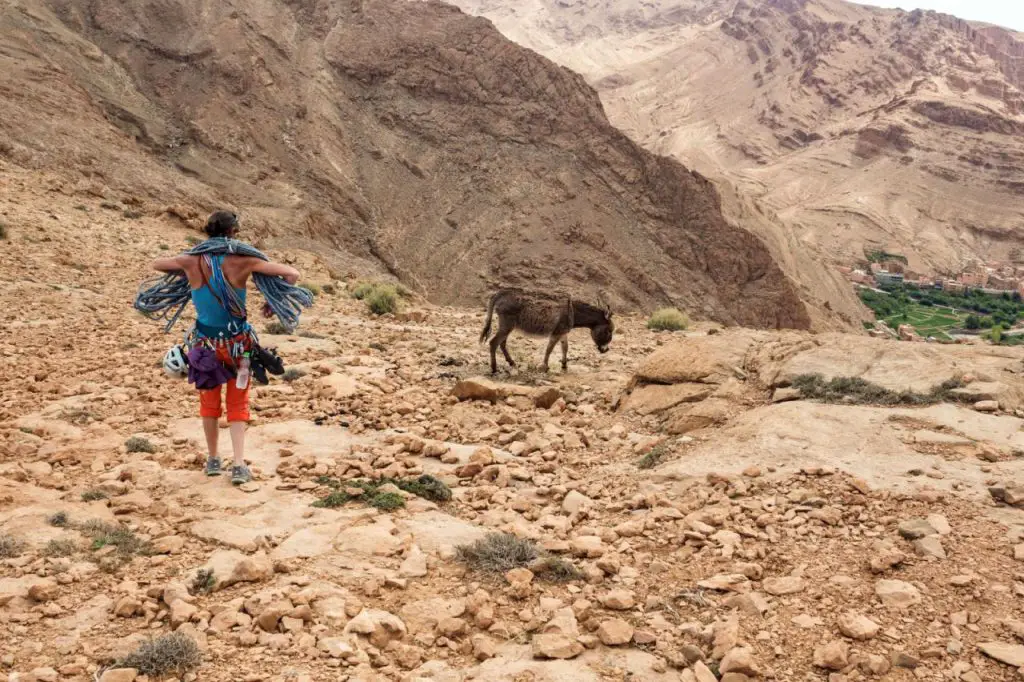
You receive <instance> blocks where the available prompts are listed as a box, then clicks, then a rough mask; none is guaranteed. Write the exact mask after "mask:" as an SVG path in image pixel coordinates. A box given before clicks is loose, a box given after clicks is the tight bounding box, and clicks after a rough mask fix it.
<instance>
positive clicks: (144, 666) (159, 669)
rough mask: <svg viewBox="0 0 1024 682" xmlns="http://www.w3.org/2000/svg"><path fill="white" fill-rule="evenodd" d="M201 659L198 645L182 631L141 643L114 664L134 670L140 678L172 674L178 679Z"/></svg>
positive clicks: (196, 665)
mask: <svg viewBox="0 0 1024 682" xmlns="http://www.w3.org/2000/svg"><path fill="white" fill-rule="evenodd" d="M202 660H203V654H202V652H201V651H200V650H199V645H197V644H196V643H195V640H193V639H192V638H191V637H189V636H188V635H186V634H185V633H183V632H172V633H170V634H167V635H163V636H161V637H158V638H156V639H153V640H150V641H148V642H145V643H143V644H142V646H140V647H139V648H138V649H136V650H135V651H133V652H132V653H130V654H128V655H127V656H125V657H124V658H122V659H121V660H119V661H118V662H117V663H116V664H115V665H116V667H118V668H135V669H136V670H138V671H139V672H140V673H141V674H143V675H148V676H150V677H161V676H165V675H169V674H171V673H174V674H176V675H178V676H179V677H180V676H182V675H184V674H185V673H186V672H188V671H189V670H192V669H193V668H196V667H198V666H199V664H200V663H201V662H202Z"/></svg>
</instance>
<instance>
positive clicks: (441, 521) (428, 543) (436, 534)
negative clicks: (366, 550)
mask: <svg viewBox="0 0 1024 682" xmlns="http://www.w3.org/2000/svg"><path fill="white" fill-rule="evenodd" d="M398 527H399V529H400V530H401V531H403V532H407V533H412V535H413V537H414V538H415V540H416V544H418V545H419V546H420V548H421V549H422V550H423V551H424V552H427V553H430V552H437V551H439V550H441V549H443V548H445V547H456V546H458V545H464V544H467V543H470V542H475V541H476V540H479V539H480V538H482V537H483V536H485V535H486V534H487V533H488V532H489V531H488V529H486V528H482V527H480V526H475V525H473V524H471V523H467V522H466V521H461V520H459V519H457V518H455V517H453V516H449V515H448V514H445V513H444V512H439V511H429V512H424V513H422V514H416V515H415V516H413V517H412V518H409V519H405V520H402V521H400V522H399V523H398Z"/></svg>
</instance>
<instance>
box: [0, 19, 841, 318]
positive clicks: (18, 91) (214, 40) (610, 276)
mask: <svg viewBox="0 0 1024 682" xmlns="http://www.w3.org/2000/svg"><path fill="white" fill-rule="evenodd" d="M3 12H4V14H5V21H4V26H5V27H7V28H6V30H5V35H4V36H3V38H2V41H3V45H4V47H5V54H6V56H5V57H3V60H4V61H5V62H6V63H5V66H6V67H8V68H5V69H4V71H5V74H6V75H5V76H4V77H0V87H2V88H3V91H4V92H5V94H7V95H9V96H8V97H7V98H5V101H4V102H3V103H0V109H2V110H3V113H4V114H5V115H4V116H2V117H0V118H2V119H3V120H4V121H5V123H0V126H2V128H0V130H3V132H4V133H5V134H6V137H7V138H8V139H10V140H11V141H12V142H11V143H10V144H9V145H8V147H7V148H6V149H7V151H6V152H5V153H4V156H5V157H6V158H7V159H8V160H9V161H10V162H12V163H15V164H18V165H22V166H25V167H28V168H34V169H40V168H46V169H51V170H54V171H57V172H60V173H62V174H63V175H64V176H65V177H66V178H68V179H69V184H68V185H67V186H66V187H65V189H67V190H70V191H81V192H86V193H88V192H93V193H97V194H100V195H110V196H114V197H120V198H122V199H124V200H125V201H126V202H130V203H133V204H137V205H139V206H141V207H142V208H143V209H144V210H148V211H164V210H165V209H171V210H170V213H171V214H174V215H185V216H190V215H191V214H192V213H193V212H194V210H190V209H188V208H182V207H187V206H196V207H201V208H203V209H208V208H212V207H215V206H218V205H221V204H229V205H232V206H237V207H239V209H240V210H242V212H243V213H245V214H246V220H247V223H246V224H247V225H249V229H250V235H253V236H256V237H259V238H262V239H266V240H269V241H270V242H273V241H274V240H277V241H279V242H282V243H292V242H296V241H302V242H303V243H306V244H309V245H310V246H311V247H314V248H319V249H320V250H321V251H325V252H330V254H331V257H332V258H334V259H335V265H336V267H337V268H338V269H339V270H340V271H341V272H343V273H346V272H347V273H350V274H367V273H369V274H372V272H373V271H375V270H376V269H378V266H383V267H384V268H385V269H386V270H388V271H389V272H391V273H392V274H394V275H396V276H398V277H399V278H400V279H402V280H403V281H404V282H406V283H407V284H409V285H411V286H413V287H415V288H417V289H420V290H422V291H423V292H424V293H425V294H427V295H428V296H429V297H430V298H431V299H432V300H434V301H435V302H438V303H462V304H465V303H471V302H478V301H480V300H482V298H483V297H485V296H486V294H487V292H488V291H489V290H491V289H493V288H494V287H496V286H499V285H523V286H539V287H552V286H556V287H562V288H570V289H577V290H580V291H582V294H583V295H591V296H592V295H596V293H597V291H598V290H599V289H605V290H608V292H609V293H610V297H611V298H612V299H613V301H614V302H615V303H617V304H618V305H619V306H620V307H627V308H632V309H637V308H639V309H650V308H653V307H655V306H658V305H677V306H680V307H685V308H687V309H688V310H690V311H691V312H692V313H694V314H695V315H697V316H698V317H707V318H710V319H715V320H718V321H721V322H724V323H730V324H747V325H754V326H768V327H799V328H807V327H810V326H812V324H813V325H817V326H825V327H827V326H837V325H838V326H843V325H849V324H851V322H853V321H854V320H852V318H851V319H846V320H843V319H841V318H840V317H839V316H838V315H836V314H833V313H831V312H830V311H828V310H827V309H825V308H823V307H821V306H817V307H815V306H813V305H812V306H810V307H809V306H808V305H806V304H805V303H804V302H803V301H802V300H801V298H800V294H799V292H798V290H797V288H796V287H795V286H794V285H793V283H792V282H791V281H789V280H788V278H787V277H786V276H785V275H784V274H783V273H782V272H781V271H780V270H779V268H778V267H777V266H776V264H775V263H774V262H773V259H772V256H771V254H770V253H769V252H768V251H767V250H766V248H765V247H764V246H763V244H762V243H761V242H760V241H759V240H758V239H757V238H756V237H755V236H753V235H751V234H750V233H748V232H746V231H745V230H743V229H740V228H737V227H735V226H734V225H732V224H730V223H728V222H727V221H725V220H724V219H723V218H722V216H721V212H720V210H719V198H718V196H717V193H716V192H715V191H714V188H713V187H712V186H711V185H710V184H709V183H707V182H706V181H705V180H704V179H703V178H702V176H701V175H700V174H697V173H693V172H690V171H689V170H688V169H686V168H684V167H682V166H680V165H679V164H678V163H677V162H675V161H671V160H668V159H666V158H660V157H657V156H654V155H652V154H650V153H649V152H648V151H645V150H643V149H641V148H640V147H639V146H638V145H636V144H635V143H634V142H633V141H631V140H629V139H628V138H627V137H626V136H625V135H623V134H622V133H620V132H619V131H618V130H616V129H615V128H613V127H612V125H611V124H610V123H609V122H608V120H607V118H606V117H605V114H604V112H603V109H602V106H601V103H600V101H599V98H598V96H597V94H596V93H595V92H594V91H593V90H592V89H591V88H590V86H589V85H587V84H586V83H585V81H584V80H583V79H582V77H580V76H578V75H576V74H573V73H571V72H569V71H567V70H566V69H564V68H563V67H560V66H557V65H555V64H553V63H551V62H549V61H548V60H546V59H544V58H543V57H541V56H539V55H536V54H534V53H532V52H529V51H527V50H524V49H523V48H521V47H519V46H517V45H515V44H513V43H511V42H509V41H507V40H506V39H505V38H503V37H502V36H501V35H500V34H499V33H498V32H497V31H496V30H495V29H494V28H493V27H492V26H491V24H490V22H488V21H486V20H483V19H478V18H474V17H471V16H468V15H465V14H463V13H462V12H460V11H459V10H457V9H455V8H453V7H450V6H448V5H443V4H441V3H436V2H427V3H402V2H397V1H389V0H374V1H371V2H356V1H354V0H353V1H348V0H346V1H344V2H338V1H335V2H330V1H327V0H308V1H304V2H284V1H283V0H263V1H261V2H257V3H250V4H247V5H245V6H243V5H239V4H236V3H227V4H223V3H220V4H218V5H216V6H211V5H209V4H208V3H205V2H203V1H202V0H151V1H150V2H147V3H145V4H144V5H140V6H125V7H122V6H117V5H109V4H105V3H97V2H86V1H85V0H50V1H49V2H47V3H46V4H45V5H44V6H39V5H35V4H33V3H26V2H20V1H19V2H16V3H13V4H11V5H9V6H8V7H7V8H6V9H4V10H3ZM69 113H70V114H74V115H69ZM812 317H813V318H814V319H813V320H812Z"/></svg>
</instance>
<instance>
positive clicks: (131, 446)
mask: <svg viewBox="0 0 1024 682" xmlns="http://www.w3.org/2000/svg"><path fill="white" fill-rule="evenodd" d="M124 447H125V448H126V449H127V450H128V452H145V453H147V454H150V455H152V454H153V453H154V452H156V446H155V445H153V443H152V442H150V441H149V439H148V438H142V437H141V436H132V437H131V438H129V439H128V440H126V441H125V442H124Z"/></svg>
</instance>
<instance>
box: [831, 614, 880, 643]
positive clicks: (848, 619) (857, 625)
mask: <svg viewBox="0 0 1024 682" xmlns="http://www.w3.org/2000/svg"><path fill="white" fill-rule="evenodd" d="M881 629H882V626H881V625H879V624H878V623H876V622H875V621H873V620H871V619H870V618H868V617H867V616H862V615H861V614H859V613H856V612H854V611H847V612H846V613H844V614H843V615H841V616H840V617H839V632H841V633H843V635H844V636H846V637H849V638H850V639H856V640H859V641H865V640H869V639H873V638H874V637H875V635H877V634H878V631H879V630H881Z"/></svg>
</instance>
